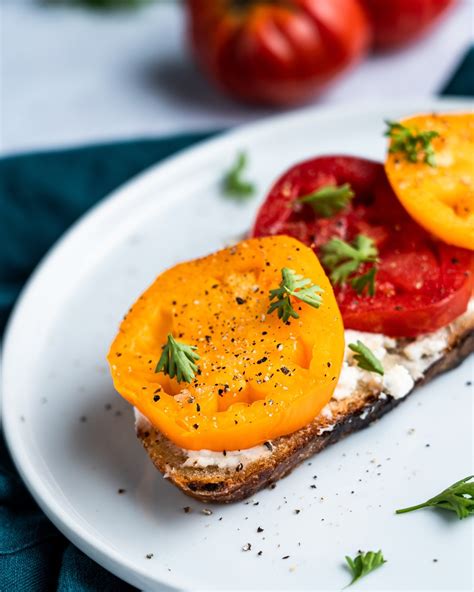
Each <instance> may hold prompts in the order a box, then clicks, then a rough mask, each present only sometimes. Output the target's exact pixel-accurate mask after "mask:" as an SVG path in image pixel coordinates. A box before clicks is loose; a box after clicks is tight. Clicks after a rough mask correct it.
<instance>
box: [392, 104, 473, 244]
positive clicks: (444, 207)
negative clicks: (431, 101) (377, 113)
mask: <svg viewBox="0 0 474 592" xmlns="http://www.w3.org/2000/svg"><path fill="white" fill-rule="evenodd" d="M399 123H400V124H401V126H400V127H398V129H393V128H392V131H391V133H390V136H391V138H392V139H391V147H390V152H389V154H388V157H387V160H386V163H385V170H386V172H387V175H388V178H389V180H390V183H391V185H392V187H393V189H394V191H395V193H396V194H397V196H398V199H399V200H400V202H401V203H402V204H403V206H404V207H405V209H406V210H407V211H408V213H409V214H410V216H411V217H412V218H413V219H414V220H416V221H417V222H418V223H419V224H420V225H421V226H423V227H424V228H425V229H426V230H428V231H429V232H431V233H432V234H433V235H435V236H436V237H438V238H439V239H441V240H442V241H444V242H445V243H448V244H450V245H455V246H458V247H464V248H466V249H471V250H473V249H474V114H470V113H467V114H464V113H463V114H429V115H418V116H415V117H410V118H408V119H404V120H402V121H401V122H399ZM401 128H404V129H401ZM409 132H411V140H410V138H408V136H407V134H408V133H409ZM429 132H436V134H432V137H431V138H429V136H428V141H427V144H426V145H423V138H424V139H425V140H426V139H427V135H426V134H427V133H428V134H429ZM400 134H401V135H400ZM416 137H418V138H419V142H418V145H417V146H415V139H416ZM404 138H405V148H406V147H407V146H408V147H410V142H411V148H416V152H415V151H413V150H412V151H411V152H410V150H409V149H408V152H407V150H406V149H404V148H403V142H404ZM413 156H415V157H414V158H410V157H413Z"/></svg>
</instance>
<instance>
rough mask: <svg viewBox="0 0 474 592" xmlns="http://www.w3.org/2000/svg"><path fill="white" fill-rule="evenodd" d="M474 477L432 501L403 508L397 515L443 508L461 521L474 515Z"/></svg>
mask: <svg viewBox="0 0 474 592" xmlns="http://www.w3.org/2000/svg"><path fill="white" fill-rule="evenodd" d="M473 479H474V475H470V476H469V477H465V478H464V479H461V480H460V481H456V483H453V484H452V485H450V486H449V487H448V488H447V489H445V490H444V491H442V492H441V493H439V494H438V495H435V496H434V497H432V498H431V499H429V500H427V501H426V502H423V503H421V504H417V505H416V506H410V507H409V508H402V509H401V510H397V511H396V514H406V513H407V512H414V511H415V510H419V509H421V508H429V507H432V508H441V509H442V510H450V511H451V512H456V515H457V517H458V518H459V520H462V519H463V518H467V517H468V516H472V515H474V481H473Z"/></svg>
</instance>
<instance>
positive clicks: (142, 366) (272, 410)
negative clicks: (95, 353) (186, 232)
mask: <svg viewBox="0 0 474 592" xmlns="http://www.w3.org/2000/svg"><path fill="white" fill-rule="evenodd" d="M283 267H288V268H291V269H293V270H295V271H296V272H297V273H298V274H300V275H302V276H304V277H305V278H309V279H310V280H311V281H312V282H313V283H314V284H317V285H318V286H320V287H321V288H322V289H323V290H324V292H323V293H322V299H323V302H322V304H321V306H320V308H317V309H316V308H313V307H311V306H310V305H308V304H305V303H303V302H301V301H300V300H298V299H294V301H293V306H294V309H295V311H296V312H297V314H298V315H299V318H298V319H291V320H290V321H289V322H288V323H286V324H285V323H284V322H283V321H282V320H281V319H279V318H278V316H277V314H276V312H274V313H272V314H267V311H268V307H269V291H270V290H271V289H273V288H278V286H279V284H280V282H281V277H282V276H281V269H282V268H283ZM169 333H171V334H172V335H173V336H174V337H175V338H176V339H177V340H179V341H181V342H183V343H186V344H188V345H193V346H196V347H197V352H198V354H199V356H200V359H199V361H198V362H197V364H198V367H199V372H198V373H197V374H196V376H195V379H194V380H193V381H192V382H190V383H189V384H188V383H184V382H181V383H178V382H177V381H176V379H170V378H169V376H165V374H163V373H162V372H159V373H156V372H155V368H156V364H157V361H158V359H159V358H160V355H161V352H162V346H163V345H164V344H165V343H166V339H167V335H168V334H169ZM343 353H344V330H343V325H342V320H341V315H340V313H339V309H338V306H337V303H336V300H335V298H334V295H333V291H332V288H331V285H330V283H329V281H328V278H327V277H326V274H325V273H324V271H323V269H322V267H321V265H320V264H319V261H318V259H317V257H316V255H315V254H314V253H313V251H312V250H311V249H310V248H308V247H306V246H304V245H303V244H302V243H300V242H299V241H297V240H295V239H293V238H289V237H284V236H276V237H268V238H259V239H250V240H246V241H243V242H241V243H239V244H237V245H236V246H233V247H230V248H227V249H224V250H222V251H218V252H217V253H214V254H212V255H209V256H208V257H204V258H202V259H197V260H195V261H190V262H187V263H183V264H180V265H177V266H176V267H173V268H172V269H169V270H168V271H165V272H164V273H163V274H161V275H160V276H158V278H157V279H156V281H155V282H154V283H153V285H152V286H151V287H150V288H149V289H148V290H147V291H146V292H145V293H144V294H143V295H142V296H140V298H139V299H138V300H137V302H136V303H135V304H134V305H133V307H132V308H131V310H130V311H129V313H128V314H127V316H126V318H125V319H124V321H123V322H122V325H121V327H120V331H119V333H118V335H117V337H116V339H115V341H114V342H113V344H112V347H111V349H110V352H109V356H108V360H109V364H110V368H111V373H112V377H113V380H114V384H115V388H116V389H117V391H118V392H119V393H120V394H121V395H122V396H123V397H124V398H125V399H127V400H128V401H129V402H130V403H131V404H132V405H134V406H135V407H137V408H138V409H139V410H140V411H141V412H142V413H143V414H144V415H145V416H146V417H147V418H148V419H149V420H150V421H151V423H152V424H153V425H154V426H155V427H156V428H158V429H159V430H160V431H161V432H162V433H164V434H165V435H166V436H167V437H168V438H169V439H170V440H172V441H173V442H174V443H175V444H177V445H178V446H181V447H182V448H186V449H191V450H200V449H210V450H236V449H242V448H249V447H251V446H255V445H257V444H261V443H262V442H265V441H266V440H270V439H273V438H276V437H278V436H282V435H285V434H289V433H292V432H294V431H296V430H298V429H299V428H301V427H303V426H305V425H307V424H308V423H310V422H311V420H312V419H314V417H316V415H318V414H319V412H320V411H321V410H322V408H323V407H324V406H325V405H326V403H327V402H328V401H329V400H330V398H331V396H332V393H333V391H334V388H335V386H336V383H337V380H338V377H339V373H340V369H341V365H342V359H343Z"/></svg>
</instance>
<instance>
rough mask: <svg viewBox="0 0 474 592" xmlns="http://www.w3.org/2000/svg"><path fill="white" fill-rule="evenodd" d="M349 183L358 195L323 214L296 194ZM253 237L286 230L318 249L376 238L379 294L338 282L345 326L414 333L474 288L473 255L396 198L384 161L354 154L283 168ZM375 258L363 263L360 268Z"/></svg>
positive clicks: (448, 315)
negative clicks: (437, 234) (435, 232)
mask: <svg viewBox="0 0 474 592" xmlns="http://www.w3.org/2000/svg"><path fill="white" fill-rule="evenodd" d="M344 184H349V185H350V187H351V188H352V191H353V192H354V194H355V197H354V198H353V199H351V200H349V201H348V203H347V205H346V206H345V207H344V208H343V209H341V210H340V211H339V212H337V213H335V214H334V215H332V216H330V217H327V218H325V217H323V216H321V215H318V214H317V213H316V212H315V210H314V209H313V207H311V205H309V204H307V203H301V202H300V201H299V198H301V197H303V196H307V195H309V194H312V193H314V192H315V191H316V190H319V189H321V188H325V187H341V186H343V185H344ZM252 235H253V236H267V235H289V236H293V237H295V238H298V239H299V240H300V241H302V242H303V243H305V244H306V245H310V246H311V247H312V248H313V249H314V251H315V252H316V253H317V254H318V255H320V256H321V255H322V254H323V250H324V249H323V245H325V244H327V243H328V242H329V241H330V240H331V239H333V238H339V239H342V240H344V241H346V242H348V243H351V242H352V241H354V239H355V238H356V237H357V236H359V235H365V236H367V237H369V238H371V239H373V241H374V243H375V245H376V247H377V249H378V259H379V261H378V262H377V263H376V264H375V268H376V269H377V274H376V281H375V295H374V296H370V295H369V294H368V291H367V290H365V291H364V292H362V293H358V292H357V291H356V290H355V289H354V288H353V287H352V285H351V284H350V283H345V284H343V285H342V286H341V285H339V284H338V285H336V286H335V294H336V298H337V301H338V304H339V307H340V309H341V313H342V316H343V319H344V325H345V327H346V328H350V329H357V330H360V331H369V332H376V333H384V334H386V335H391V336H396V337H414V336H417V335H420V334H422V333H429V332H432V331H435V330H436V329H439V328H440V327H443V326H445V325H447V324H448V323H449V322H450V321H452V320H453V319H455V318H456V317H457V316H459V315H461V314H462V313H463V312H464V311H465V310H466V308H467V304H468V301H469V298H470V295H471V291H472V287H473V279H472V273H471V265H472V255H471V253H470V252H469V251H467V250H465V249H461V248H457V247H453V246H448V245H446V244H443V243H441V242H440V241H438V240H436V239H435V238H433V237H432V236H431V235H430V234H428V233H427V232H426V231H425V230H423V229H422V228H421V227H420V226H419V225H418V224H417V223H416V222H415V221H414V220H412V219H411V218H410V217H409V216H408V214H407V213H406V212H405V210H404V209H403V207H402V206H401V205H400V203H399V202H398V200H397V198H396V196H395V194H394V192H393V190H392V188H391V187H390V184H389V183H388V180H387V177H386V175H385V171H384V168H383V165H381V164H379V163H376V162H372V161H369V160H365V159H361V158H355V157H350V156H327V157H322V158H315V159H313V160H309V161H307V162H303V163H301V164H298V165H296V166H294V167H293V168H291V169H290V170H289V171H288V172H286V173H285V174H284V175H283V176H282V177H281V178H280V179H279V180H278V181H277V182H276V183H275V185H274V186H273V188H272V189H271V191H270V193H269V195H268V197H267V199H266V201H265V202H264V204H263V205H262V207H261V209H260V211H259V213H258V216H257V219H256V222H255V225H254V228H253V231H252ZM373 265H374V264H370V265H369V264H367V263H365V264H362V265H361V267H360V270H359V273H361V274H363V273H365V272H367V271H368V269H370V268H371V267H373Z"/></svg>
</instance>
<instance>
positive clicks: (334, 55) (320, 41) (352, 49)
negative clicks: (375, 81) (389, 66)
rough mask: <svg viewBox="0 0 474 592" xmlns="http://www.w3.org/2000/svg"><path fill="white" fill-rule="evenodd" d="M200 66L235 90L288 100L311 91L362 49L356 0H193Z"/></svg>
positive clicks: (257, 98)
mask: <svg viewBox="0 0 474 592" xmlns="http://www.w3.org/2000/svg"><path fill="white" fill-rule="evenodd" d="M188 9H189V23H190V34H191V39H192V44H193V48H194V53H195V55H196V57H197V61H198V63H199V64H200V66H201V68H202V69H203V70H204V71H205V72H206V73H207V74H208V76H209V77H210V78H211V79H213V80H214V81H215V82H216V83H217V84H218V85H219V86H220V87H221V88H222V89H224V90H225V91H227V92H228V93H229V94H231V95H232V96H235V97H237V98H240V99H244V100H246V101H250V102H255V103H267V104H277V105H278V104H280V105H286V104H291V103H296V102H299V101H303V100H305V99H307V98H309V97H310V96H311V95H313V94H315V93H316V92H318V91H319V90H321V89H322V88H323V87H324V86H325V85H326V84H327V83H328V82H330V81H331V80H333V78H334V77H335V76H336V75H337V74H339V73H340V72H341V71H343V70H344V69H346V68H347V67H348V66H350V65H351V64H353V63H354V62H356V61H357V60H358V59H360V58H361V56H363V55H364V53H365V52H366V49H367V47H368V45H369V42H370V27H369V24H368V20H367V16H366V14H365V12H364V9H363V7H362V6H361V4H360V2H359V0H188Z"/></svg>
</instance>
